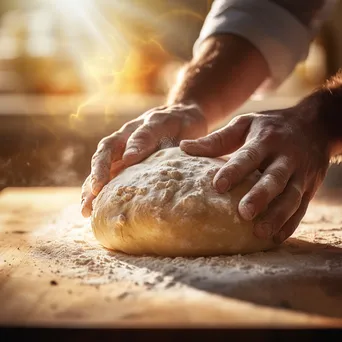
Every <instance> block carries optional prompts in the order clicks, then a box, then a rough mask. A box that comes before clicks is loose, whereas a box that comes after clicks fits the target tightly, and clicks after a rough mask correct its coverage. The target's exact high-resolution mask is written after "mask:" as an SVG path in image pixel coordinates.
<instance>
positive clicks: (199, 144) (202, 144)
mask: <svg viewBox="0 0 342 342" xmlns="http://www.w3.org/2000/svg"><path fill="white" fill-rule="evenodd" d="M252 118H253V117H252V116H251V115H248V114H246V115H240V116H238V117H236V118H234V119H233V120H232V121H231V122H230V123H229V124H228V125H226V126H225V127H223V128H221V129H219V130H217V131H215V132H212V133H210V134H208V135H207V136H205V137H202V138H199V139H196V140H182V141H181V142H180V148H181V150H183V151H184V152H185V153H187V154H190V155H194V156H201V157H212V158H215V157H220V156H223V155H225V154H229V153H231V152H233V151H235V150H236V149H238V148H239V147H241V146H242V145H243V143H244V140H245V138H246V135H247V131H248V129H249V127H250V125H251V122H252Z"/></svg>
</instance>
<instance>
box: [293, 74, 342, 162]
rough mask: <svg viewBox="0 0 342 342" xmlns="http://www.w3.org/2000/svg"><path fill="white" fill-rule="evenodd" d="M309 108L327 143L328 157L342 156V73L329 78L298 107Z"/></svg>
mask: <svg viewBox="0 0 342 342" xmlns="http://www.w3.org/2000/svg"><path fill="white" fill-rule="evenodd" d="M301 105H304V106H310V108H312V112H313V115H314V116H315V117H317V120H318V126H319V127H320V128H321V130H322V134H323V135H325V136H326V139H327V140H328V142H329V153H330V157H331V158H334V157H337V156H341V155H342V73H341V72H340V73H338V74H336V75H335V76H333V77H331V78H330V79H328V80H327V81H326V83H325V84H323V86H322V87H320V88H318V89H317V90H316V91H314V92H313V93H312V94H310V95H309V96H307V97H306V98H305V99H303V101H301V103H300V104H299V106H301Z"/></svg>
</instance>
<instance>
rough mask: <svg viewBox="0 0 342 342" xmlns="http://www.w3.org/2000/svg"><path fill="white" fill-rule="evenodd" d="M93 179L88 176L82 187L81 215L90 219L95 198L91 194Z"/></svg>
mask: <svg viewBox="0 0 342 342" xmlns="http://www.w3.org/2000/svg"><path fill="white" fill-rule="evenodd" d="M90 180H91V177H90V176H88V177H87V179H86V180H85V182H84V184H83V185H82V192H81V213H82V215H83V216H84V217H89V216H90V215H91V212H92V202H93V200H94V198H95V196H94V195H93V194H92V192H91V184H90Z"/></svg>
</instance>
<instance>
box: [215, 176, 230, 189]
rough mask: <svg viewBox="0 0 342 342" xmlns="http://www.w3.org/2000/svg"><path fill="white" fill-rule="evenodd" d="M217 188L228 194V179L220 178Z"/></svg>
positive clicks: (216, 183)
mask: <svg viewBox="0 0 342 342" xmlns="http://www.w3.org/2000/svg"><path fill="white" fill-rule="evenodd" d="M215 186H216V188H217V190H218V191H219V192H221V193H223V192H226V191H227V190H228V188H229V181H228V179H227V178H224V177H222V178H219V179H218V180H217V181H216V182H215Z"/></svg>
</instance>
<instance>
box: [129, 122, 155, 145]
mask: <svg viewBox="0 0 342 342" xmlns="http://www.w3.org/2000/svg"><path fill="white" fill-rule="evenodd" d="M151 134H152V132H151V126H150V125H149V124H145V125H144V126H142V127H141V128H140V129H139V130H138V131H136V134H135V135H134V136H133V140H134V141H136V140H146V139H150V138H151Z"/></svg>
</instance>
